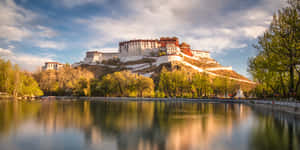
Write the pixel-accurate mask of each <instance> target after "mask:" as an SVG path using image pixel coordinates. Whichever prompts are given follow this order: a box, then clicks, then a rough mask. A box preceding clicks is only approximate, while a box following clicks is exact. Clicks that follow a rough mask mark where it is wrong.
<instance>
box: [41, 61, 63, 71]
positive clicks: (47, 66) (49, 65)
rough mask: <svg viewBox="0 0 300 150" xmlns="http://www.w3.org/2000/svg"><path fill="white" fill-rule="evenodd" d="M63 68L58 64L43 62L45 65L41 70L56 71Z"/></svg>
mask: <svg viewBox="0 0 300 150" xmlns="http://www.w3.org/2000/svg"><path fill="white" fill-rule="evenodd" d="M61 67H63V64H61V63H58V62H45V65H44V66H43V67H42V69H43V70H58V69H59V68H61Z"/></svg>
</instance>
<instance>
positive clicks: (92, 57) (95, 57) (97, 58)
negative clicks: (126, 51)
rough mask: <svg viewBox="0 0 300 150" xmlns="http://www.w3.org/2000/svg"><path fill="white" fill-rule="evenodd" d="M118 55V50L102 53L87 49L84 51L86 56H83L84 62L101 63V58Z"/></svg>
mask: <svg viewBox="0 0 300 150" xmlns="http://www.w3.org/2000/svg"><path fill="white" fill-rule="evenodd" d="M118 56H119V53H118V52H115V53H103V52H99V51H88V52H86V57H85V58H84V63H101V62H102V61H103V60H108V59H112V58H117V57H118Z"/></svg>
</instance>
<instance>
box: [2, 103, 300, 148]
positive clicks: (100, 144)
mask: <svg viewBox="0 0 300 150" xmlns="http://www.w3.org/2000/svg"><path fill="white" fill-rule="evenodd" d="M0 109H1V110H2V111H1V112H0V123H1V124H0V141H1V140H3V141H5V140H7V139H8V138H7V137H9V136H16V139H18V137H21V135H22V137H26V136H28V137H30V136H32V135H33V134H34V136H38V137H40V138H41V139H43V138H45V137H51V136H53V137H56V136H57V135H60V133H62V135H63V136H64V137H63V138H70V139H73V138H75V139H76V140H79V141H78V142H77V143H72V142H67V143H64V146H65V145H68V144H78V145H79V146H77V148H78V149H120V150H147V149H149V150H150V149H151V150H152V149H157V150H162V149H172V150H181V149H223V150H226V149H268V148H269V147H266V146H270V145H268V144H269V143H274V144H275V145H276V144H277V145H278V147H280V149H289V148H292V149H293V148H298V147H299V146H298V145H299V133H300V132H299V126H298V125H296V124H291V125H290V127H291V129H290V128H289V123H286V120H284V119H282V120H281V121H278V119H276V118H274V117H273V116H268V115H266V114H263V115H261V114H260V115H259V114H258V113H259V111H256V110H255V111H253V109H252V108H250V107H248V106H245V105H239V104H213V103H179V102H122V101H118V102H116V101H114V102H108V101H40V102H26V103H25V102H21V101H13V102H11V101H1V102H0ZM294 120H295V119H294ZM25 131H26V132H25ZM291 131H292V132H291ZM70 132H71V133H72V134H71V135H72V136H67V135H68V134H69V133H70ZM73 132H74V133H76V134H73ZM289 132H291V133H292V136H291V135H290V134H289ZM65 136H66V137H65ZM74 136H75V137H74ZM266 136H267V137H266ZM240 137H244V139H243V138H240ZM81 139H82V140H83V141H81ZM290 139H291V140H290ZM47 140H48V139H46V140H43V141H44V142H45V143H50V142H48V141H47ZM291 141H292V145H293V147H289V144H290V143H291ZM14 142H17V141H11V143H12V144H11V145H13V144H14ZM81 142H82V143H83V144H81ZM276 142H277V143H276ZM266 144H267V145H266ZM279 144H281V145H279ZM7 145H9V144H7ZM45 145H46V144H45ZM8 147H9V146H8ZM0 148H1V142H0ZM2 148H3V147H2ZM39 148H44V147H43V145H41V147H39ZM274 148H276V146H274ZM33 149H34V148H33Z"/></svg>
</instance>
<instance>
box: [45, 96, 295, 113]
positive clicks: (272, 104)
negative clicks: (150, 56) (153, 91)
mask: <svg viewBox="0 0 300 150" xmlns="http://www.w3.org/2000/svg"><path fill="white" fill-rule="evenodd" d="M47 99H49V100H52V99H53V100H91V101H160V102H191V103H229V104H232V103H237V104H246V105H249V106H255V107H256V106H257V107H263V108H266V109H273V110H278V111H283V112H288V113H292V114H297V115H300V102H288V101H276V100H274V101H273V100H249V99H195V98H142V97H71V96H51V97H48V98H46V100H47Z"/></svg>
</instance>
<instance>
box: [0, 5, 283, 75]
mask: <svg viewBox="0 0 300 150" xmlns="http://www.w3.org/2000/svg"><path fill="white" fill-rule="evenodd" d="M284 5H285V0H209V1H208V0H185V1H182V0H152V1H151V0H0V20H1V22H0V55H1V56H2V57H4V58H6V59H10V60H11V61H12V62H13V63H17V64H19V65H20V66H21V68H22V69H25V70H29V71H34V70H36V69H37V68H38V67H39V66H41V65H42V64H43V63H44V62H45V61H59V62H63V63H66V62H68V63H74V62H78V61H80V60H82V59H83V57H84V55H85V52H86V51H87V50H90V49H104V50H108V51H110V50H116V49H117V47H118V42H119V41H122V40H130V39H137V38H142V39H148V38H153V39H154V38H159V37H161V36H177V37H179V39H180V41H181V42H183V41H184V42H187V43H189V44H191V47H192V48H194V49H200V50H208V51H210V52H211V53H212V56H213V57H214V58H215V59H216V60H217V61H219V62H220V63H221V64H222V65H225V66H233V69H234V70H236V71H237V72H238V73H241V74H243V75H246V76H248V77H249V74H248V73H247V61H248V58H249V57H253V56H254V55H255V54H256V50H255V49H254V48H253V47H252V45H253V44H255V43H256V39H257V37H258V36H260V35H262V34H263V32H264V31H265V30H266V29H267V27H268V26H269V23H270V21H271V20H272V15H273V13H274V12H275V11H276V10H278V9H279V8H281V7H283V6H284Z"/></svg>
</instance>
